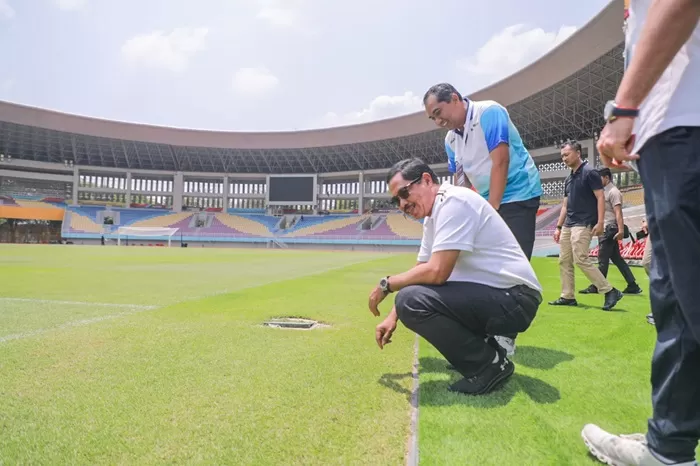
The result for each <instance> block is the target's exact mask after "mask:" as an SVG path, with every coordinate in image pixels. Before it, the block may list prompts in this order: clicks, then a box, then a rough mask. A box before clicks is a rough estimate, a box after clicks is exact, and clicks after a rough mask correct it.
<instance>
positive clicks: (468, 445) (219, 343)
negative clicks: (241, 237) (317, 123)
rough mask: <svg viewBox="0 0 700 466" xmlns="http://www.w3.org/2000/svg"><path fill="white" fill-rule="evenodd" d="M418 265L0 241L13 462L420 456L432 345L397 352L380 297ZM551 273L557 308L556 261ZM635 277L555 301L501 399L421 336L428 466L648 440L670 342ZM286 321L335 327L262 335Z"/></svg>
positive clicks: (1, 371)
mask: <svg viewBox="0 0 700 466" xmlns="http://www.w3.org/2000/svg"><path fill="white" fill-rule="evenodd" d="M414 262H415V255H414V254H400V255H389V254H379V253H363V252H331V251H323V252H319V251H288V250H286V251H267V250H245V249H197V248H187V249H181V248H170V249H167V248H125V247H124V248H116V247H99V246H95V247H89V246H86V247H79V246H21V245H20V246H8V245H0V431H1V435H0V464H67V463H70V464H156V463H208V464H261V465H262V464H265V465H267V464H305V465H306V464H324V465H325V464H377V465H401V464H404V463H405V458H406V450H407V443H408V434H409V424H410V391H411V386H412V380H411V375H410V373H411V367H412V361H413V344H414V334H413V333H412V332H410V331H408V330H407V329H405V328H403V327H402V326H401V325H400V324H399V328H398V329H397V331H396V334H395V337H394V339H393V342H392V344H390V345H388V346H387V347H386V348H385V349H384V350H383V351H380V350H379V349H378V348H377V346H376V344H375V343H374V326H375V325H376V324H377V323H378V322H379V319H377V318H375V317H373V316H372V315H371V314H370V312H369V310H368V309H367V297H368V294H369V292H370V290H371V287H372V286H374V285H375V284H376V282H377V280H378V278H379V277H381V276H384V275H387V274H390V273H394V272H398V271H401V270H404V269H406V268H408V267H410V266H411V265H412V264H413V263H414ZM533 264H534V266H535V268H536V271H537V273H538V276H539V278H540V280H541V282H542V284H543V285H544V287H545V290H546V291H545V301H546V300H551V299H554V298H556V297H557V296H558V293H559V275H558V268H557V263H556V259H535V260H534V261H533ZM635 273H636V275H637V277H638V278H639V283H640V285H641V286H642V288H643V289H644V294H642V295H640V296H626V297H625V298H624V299H623V300H622V301H621V302H620V304H619V305H618V308H617V309H616V310H615V311H613V312H603V311H602V310H601V309H600V306H601V305H602V302H603V297H602V296H596V295H594V296H580V297H579V302H580V303H581V306H580V307H579V308H553V307H550V306H547V305H546V303H545V304H543V305H542V306H541V308H540V311H539V315H538V317H537V319H536V320H535V322H534V324H533V326H532V327H531V329H530V330H529V331H528V332H526V333H525V334H523V335H521V336H520V337H519V338H518V349H517V352H516V356H515V358H514V362H515V364H516V374H515V375H514V376H513V377H512V378H511V379H510V380H509V382H508V383H507V384H506V385H505V386H504V387H503V388H502V389H501V390H500V391H498V392H497V393H494V394H492V395H489V396H485V397H468V396H464V395H454V394H449V393H447V392H446V387H447V385H448V384H449V383H450V382H452V381H454V380H456V375H455V374H453V373H450V372H448V371H447V370H445V364H446V363H445V361H444V360H443V359H442V358H441V356H440V354H439V353H437V351H435V349H434V348H432V347H431V346H430V345H429V344H428V343H427V342H426V341H424V340H420V342H419V345H420V351H419V361H420V365H419V371H420V392H419V395H420V397H419V398H420V402H419V403H420V409H419V418H418V445H419V452H420V463H421V464H426V465H448V464H455V465H463V464H533V465H563V464H567V465H568V464H572V465H576V464H582V465H585V464H595V462H594V461H593V460H592V459H590V458H589V457H588V455H587V452H586V449H585V447H584V446H583V443H582V442H581V440H580V436H579V434H580V431H581V428H582V427H583V425H584V424H585V423H586V422H596V423H599V424H600V425H601V426H602V427H604V428H606V429H610V430H612V431H615V432H617V431H620V432H644V431H645V428H646V419H647V417H648V416H649V414H650V410H651V407H650V387H649V367H650V358H651V352H652V349H653V343H654V339H655V332H654V329H653V327H652V326H650V325H648V324H647V323H646V321H645V318H644V316H645V315H646V313H647V312H648V309H649V303H648V294H647V288H648V281H647V279H646V276H645V275H644V273H643V271H642V270H641V269H635ZM610 277H611V280H612V282H613V284H615V285H616V286H618V287H623V286H624V283H623V281H622V278H621V276H620V275H619V273H618V271H617V270H616V269H615V268H614V267H611V268H610ZM587 285H588V283H587V282H586V281H585V279H584V278H583V276H581V275H580V274H578V273H577V289H581V288H583V287H584V286H587ZM388 301H389V300H388ZM388 301H387V302H385V303H383V306H381V307H380V309H381V311H382V314H383V315H386V312H387V311H388V309H389V305H390V303H389V302H388ZM283 315H292V316H303V317H308V318H312V319H317V320H321V321H323V322H326V323H328V324H330V325H331V327H330V328H323V329H317V330H311V331H300V330H282V329H274V328H267V327H263V326H262V325H261V323H262V322H263V321H264V320H265V319H267V318H270V317H276V316H283Z"/></svg>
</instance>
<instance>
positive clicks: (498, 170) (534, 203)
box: [423, 83, 542, 355]
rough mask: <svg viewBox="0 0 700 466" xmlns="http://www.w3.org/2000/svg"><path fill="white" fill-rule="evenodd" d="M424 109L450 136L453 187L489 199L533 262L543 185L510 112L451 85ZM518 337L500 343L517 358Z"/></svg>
mask: <svg viewBox="0 0 700 466" xmlns="http://www.w3.org/2000/svg"><path fill="white" fill-rule="evenodd" d="M423 105H424V106H425V111H426V113H427V114H428V118H430V119H431V120H433V121H435V124H437V126H439V127H440V128H447V129H448V130H449V131H448V132H447V135H446V136H445V151H446V152H447V164H448V167H449V170H450V173H453V175H454V180H455V183H454V184H455V185H457V186H469V187H470V188H473V189H474V190H475V191H476V192H478V193H479V194H480V195H481V196H482V197H483V198H484V199H487V200H488V203H489V204H491V207H493V208H494V209H496V211H498V213H499V214H500V215H501V217H503V220H505V222H506V225H508V227H509V228H510V230H511V231H512V232H513V234H514V235H515V239H516V240H517V241H518V244H519V245H520V247H521V248H522V250H523V252H524V253H525V256H526V257H527V259H528V260H530V259H531V257H532V250H533V248H534V245H535V224H536V221H537V210H538V209H539V207H540V196H541V195H542V184H541V182H540V173H539V171H538V170H537V166H535V162H534V161H533V160H532V157H531V156H530V153H529V152H528V151H527V149H526V148H525V146H524V145H523V141H522V139H521V138H520V133H519V132H518V129H517V128H516V127H515V125H514V124H513V122H512V121H511V119H510V115H508V111H507V110H506V109H505V107H503V106H502V105H500V104H499V103H497V102H494V101H492V100H485V101H474V100H469V99H468V98H466V97H462V95H461V94H460V93H459V91H457V89H456V88H455V87H454V86H453V85H451V84H449V83H440V84H436V85H434V86H432V87H431V88H430V89H428V91H427V92H426V93H425V95H424V96H423ZM516 337H517V335H515V334H509V335H500V336H496V340H497V341H498V343H499V344H501V345H502V346H503V347H504V348H506V350H507V352H508V354H509V355H513V354H514V353H515V339H516Z"/></svg>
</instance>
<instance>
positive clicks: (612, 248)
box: [580, 168, 642, 294]
mask: <svg viewBox="0 0 700 466" xmlns="http://www.w3.org/2000/svg"><path fill="white" fill-rule="evenodd" d="M598 173H599V174H600V177H601V179H602V180H603V197H604V198H605V226H604V230H603V236H601V237H600V238H599V241H598V246H599V247H598V269H599V270H600V273H602V274H603V276H604V277H606V278H607V276H608V265H609V263H610V260H612V263H613V264H615V266H616V267H617V269H618V270H619V271H620V273H621V274H622V276H623V277H624V278H625V281H626V282H627V288H625V289H624V290H623V291H622V293H625V294H639V293H641V292H642V289H641V288H639V285H638V284H637V280H636V279H635V278H634V274H633V273H632V270H631V269H630V266H629V265H628V264H627V262H625V260H624V259H623V258H622V254H620V245H619V243H618V241H620V240H621V239H622V236H623V235H624V232H625V222H624V220H623V218H622V193H621V192H620V190H619V189H617V186H615V185H614V184H613V182H612V172H611V171H610V169H609V168H601V169H599V170H598ZM597 292H598V289H597V288H596V286H595V285H590V286H589V287H588V288H586V289H584V290H581V291H580V293H582V294H588V293H597Z"/></svg>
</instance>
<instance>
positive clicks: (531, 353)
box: [511, 346, 574, 370]
mask: <svg viewBox="0 0 700 466" xmlns="http://www.w3.org/2000/svg"><path fill="white" fill-rule="evenodd" d="M511 359H512V360H513V362H514V363H515V364H516V365H517V364H522V365H523V366H526V367H531V368H533V369H544V370H548V369H554V368H555V367H556V366H557V365H558V364H561V363H563V362H568V361H573V360H574V356H573V355H572V354H569V353H566V352H564V351H559V350H555V349H549V348H539V347H537V346H518V348H517V350H516V352H515V356H513V358H511Z"/></svg>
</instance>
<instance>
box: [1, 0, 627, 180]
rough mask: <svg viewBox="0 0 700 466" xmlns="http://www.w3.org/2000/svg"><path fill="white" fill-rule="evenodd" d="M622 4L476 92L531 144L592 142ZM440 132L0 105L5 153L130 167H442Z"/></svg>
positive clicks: (391, 122)
mask: <svg viewBox="0 0 700 466" xmlns="http://www.w3.org/2000/svg"><path fill="white" fill-rule="evenodd" d="M623 13H624V3H623V0H613V1H611V2H610V3H609V4H608V5H607V6H606V7H605V8H604V9H603V10H602V11H601V12H600V13H599V14H598V15H597V16H595V17H594V18H593V19H592V20H590V21H589V22H588V23H587V24H586V25H585V26H583V27H582V28H581V29H579V30H578V31H577V32H576V33H575V34H573V35H572V36H571V37H570V38H569V39H567V40H566V41H565V42H563V43H562V44H560V45H559V46H558V47H556V48H555V49H553V50H552V51H550V52H549V53H548V54H547V55H545V56H543V57H542V58H540V59H539V60H537V61H536V62H534V63H532V64H531V65H529V66H527V67H526V68H524V69H522V70H520V71H519V72H517V73H515V74H513V75H511V76H509V77H508V78H506V79H503V80H502V81H500V82H497V83H496V84H493V85H491V86H489V87H487V88H485V89H482V90H480V91H478V92H476V93H473V94H471V95H470V96H469V97H470V98H472V99H475V100H480V99H492V100H496V101H498V102H500V103H501V104H503V105H505V106H507V108H508V110H509V112H510V114H511V117H512V118H513V120H514V122H515V124H516V125H517V126H518V128H519V130H520V133H521V136H522V137H523V140H524V142H525V144H526V145H527V146H528V147H530V148H533V149H534V148H540V147H545V146H549V145H552V144H553V143H554V142H555V141H559V140H561V139H568V138H575V139H588V138H591V137H592V136H593V133H594V132H598V131H600V129H601V128H602V125H603V120H602V109H603V106H604V104H605V102H606V101H607V100H609V99H611V98H613V97H614V95H615V92H616V90H617V86H618V84H619V82H620V79H621V77H622V71H623V57H622V52H623V41H624V37H623V33H622V21H623ZM444 134H445V131H444V130H440V129H437V128H436V127H435V126H434V123H433V122H432V121H430V120H429V119H428V118H427V117H426V115H425V114H424V113H423V112H417V113H414V114H410V115H405V116H401V117H397V118H391V119H386V120H380V121H374V122H371V123H365V124H359V125H353V126H345V127H337V128H328V129H316V130H308V131H294V132H257V133H247V132H223V131H203V130H191V129H180V128H168V127H160V126H151V125H142V124H134V123H124V122H117V121H108V120H102V119H97V118H89V117H84V116H78V115H70V114H65V113H60V112H55V111H50V110H45V109H39V108H34V107H27V106H23V105H17V104H12V103H8V102H0V153H5V154H11V155H12V157H13V158H17V159H28V160H35V161H42V162H58V163H63V162H64V161H65V160H72V161H73V162H74V163H75V164H77V165H92V166H103V167H118V168H124V169H153V170H170V171H173V170H177V171H193V172H225V173H327V172H339V171H354V170H369V169H377V168H386V167H388V166H390V165H391V164H392V163H394V162H396V161H398V160H401V159H403V158H407V157H421V158H422V159H424V160H425V161H426V162H428V163H441V162H444V161H445V155H444V143H443V139H444Z"/></svg>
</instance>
